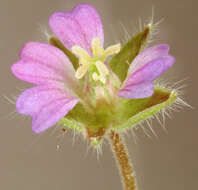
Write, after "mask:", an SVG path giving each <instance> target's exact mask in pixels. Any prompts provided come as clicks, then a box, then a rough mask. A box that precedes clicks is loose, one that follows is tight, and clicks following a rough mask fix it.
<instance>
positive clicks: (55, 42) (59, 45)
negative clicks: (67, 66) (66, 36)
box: [49, 36, 79, 70]
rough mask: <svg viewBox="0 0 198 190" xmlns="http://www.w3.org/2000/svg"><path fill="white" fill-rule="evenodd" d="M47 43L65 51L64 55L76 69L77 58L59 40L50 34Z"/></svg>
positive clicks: (77, 64)
mask: <svg viewBox="0 0 198 190" xmlns="http://www.w3.org/2000/svg"><path fill="white" fill-rule="evenodd" d="M49 43H50V44H51V45H53V46H55V47H57V48H58V49H60V50H61V51H63V52H64V53H65V55H66V56H67V57H68V58H69V60H70V61H71V63H72V64H73V66H74V69H75V70H76V69H77V68H78V66H79V60H78V58H77V57H76V56H75V55H74V54H73V53H72V52H71V51H70V50H68V49H67V48H66V47H65V46H64V45H63V44H62V43H61V41H60V40H58V39H57V38H56V37H54V36H52V37H50V39H49Z"/></svg>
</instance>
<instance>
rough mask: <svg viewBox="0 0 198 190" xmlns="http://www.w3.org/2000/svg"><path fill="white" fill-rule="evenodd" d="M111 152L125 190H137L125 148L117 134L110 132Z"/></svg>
mask: <svg viewBox="0 0 198 190" xmlns="http://www.w3.org/2000/svg"><path fill="white" fill-rule="evenodd" d="M109 139H110V142H111V147H112V151H113V153H114V156H115V159H116V161H117V163H118V165H119V169H120V174H121V179H122V182H123V185H124V189H125V190H137V188H136V181H135V176H134V175H133V173H134V172H133V169H132V164H131V162H130V159H129V155H128V152H127V149H126V146H125V144H124V142H123V140H122V138H121V136H120V134H119V133H116V132H115V131H111V132H110V135H109Z"/></svg>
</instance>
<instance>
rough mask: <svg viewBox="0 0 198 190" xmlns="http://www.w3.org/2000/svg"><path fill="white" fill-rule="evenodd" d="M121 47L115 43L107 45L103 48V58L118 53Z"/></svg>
mask: <svg viewBox="0 0 198 190" xmlns="http://www.w3.org/2000/svg"><path fill="white" fill-rule="evenodd" d="M120 49H121V45H120V44H116V45H113V46H109V47H108V48H107V49H105V51H104V56H105V58H106V57H108V56H110V55H113V54H116V53H119V51H120Z"/></svg>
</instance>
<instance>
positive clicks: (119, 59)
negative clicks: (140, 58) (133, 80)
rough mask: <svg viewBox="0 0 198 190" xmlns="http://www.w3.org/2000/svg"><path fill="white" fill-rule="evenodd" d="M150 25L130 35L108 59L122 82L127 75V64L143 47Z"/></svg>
mask: <svg viewBox="0 0 198 190" xmlns="http://www.w3.org/2000/svg"><path fill="white" fill-rule="evenodd" d="M150 31H151V27H150V26H147V27H146V28H145V29H144V30H143V31H141V32H140V33H138V34H136V35H135V36H134V37H132V38H131V39H130V40H129V41H128V42H127V43H126V44H125V45H124V46H123V47H122V49H121V50H120V52H119V53H118V54H116V55H115V56H114V57H113V58H112V59H111V61H110V63H109V64H110V67H111V69H112V70H113V72H114V73H115V74H116V75H117V76H118V77H119V78H120V80H121V82H123V81H124V80H125V78H126V76H127V71H128V68H129V65H130V64H131V63H132V61H133V59H134V58H135V57H136V56H137V55H138V54H139V52H140V51H141V49H142V48H143V47H144V45H145V43H146V41H147V39H148V36H149V34H150Z"/></svg>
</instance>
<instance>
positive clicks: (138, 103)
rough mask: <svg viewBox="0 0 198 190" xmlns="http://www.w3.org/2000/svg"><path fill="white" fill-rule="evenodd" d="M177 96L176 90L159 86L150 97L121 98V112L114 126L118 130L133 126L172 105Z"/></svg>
mask: <svg viewBox="0 0 198 190" xmlns="http://www.w3.org/2000/svg"><path fill="white" fill-rule="evenodd" d="M177 96H178V95H177V92H176V91H169V90H166V89H164V88H159V87H157V88H155V91H154V94H153V95H152V96H151V97H149V98H144V99H121V103H120V108H119V112H117V118H118V120H117V121H116V122H115V123H114V124H113V126H112V128H113V129H116V130H124V129H128V128H133V127H134V126H135V125H136V124H137V123H139V122H141V121H143V120H146V119H148V118H150V117H152V116H153V115H155V114H156V113H157V112H159V111H160V110H163V109H165V108H166V107H168V106H169V105H171V104H172V103H173V102H174V101H175V100H176V99H177Z"/></svg>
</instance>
